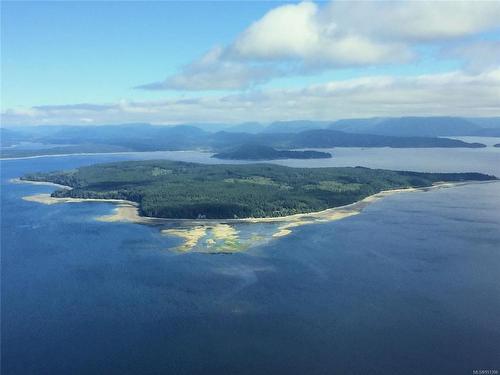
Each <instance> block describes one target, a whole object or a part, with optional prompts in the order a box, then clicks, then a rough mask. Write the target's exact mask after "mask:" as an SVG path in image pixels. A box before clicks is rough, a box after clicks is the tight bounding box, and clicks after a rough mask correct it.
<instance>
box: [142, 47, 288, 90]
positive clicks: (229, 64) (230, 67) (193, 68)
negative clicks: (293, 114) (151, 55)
mask: <svg viewBox="0 0 500 375" xmlns="http://www.w3.org/2000/svg"><path fill="white" fill-rule="evenodd" d="M223 52H224V51H223V49H222V48H221V47H216V48H213V49H212V50H210V51H208V52H207V53H206V54H205V55H203V56H202V57H201V58H200V59H199V60H196V61H194V62H192V63H191V64H189V65H186V66H184V67H183V68H182V69H181V72H180V73H178V74H176V75H174V76H171V77H168V78H167V79H166V80H164V81H161V82H153V83H149V84H146V85H141V86H138V87H137V88H141V89H146V90H167V89H173V90H214V89H215V90H233V89H240V88H247V87H251V86H253V85H255V84H257V83H261V82H265V81H267V80H268V79H269V78H270V77H272V76H277V75H279V72H278V70H277V69H276V68H275V67H266V66H262V65H256V64H244V63H241V62H235V61H228V60H224V59H222V58H221V55H222V53H223Z"/></svg>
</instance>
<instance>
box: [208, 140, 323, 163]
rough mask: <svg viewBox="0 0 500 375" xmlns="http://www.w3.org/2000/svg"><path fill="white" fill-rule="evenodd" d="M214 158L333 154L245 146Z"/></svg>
mask: <svg viewBox="0 0 500 375" xmlns="http://www.w3.org/2000/svg"><path fill="white" fill-rule="evenodd" d="M212 157H213V158H217V159H226V160H276V159H328V158H331V157H332V154H330V153H329V152H320V151H312V150H305V151H292V150H276V149H275V148H272V147H269V146H262V145H257V144H245V145H241V146H239V147H237V148H236V149H233V150H231V151H227V152H221V153H218V154H214V155H213V156H212Z"/></svg>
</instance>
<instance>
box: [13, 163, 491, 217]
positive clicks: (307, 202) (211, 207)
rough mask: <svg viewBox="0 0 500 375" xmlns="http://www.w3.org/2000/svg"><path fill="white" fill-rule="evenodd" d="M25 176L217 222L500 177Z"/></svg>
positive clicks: (277, 172)
mask: <svg viewBox="0 0 500 375" xmlns="http://www.w3.org/2000/svg"><path fill="white" fill-rule="evenodd" d="M22 178H23V179H26V180H33V181H50V182H54V183H58V184H62V185H68V186H71V187H72V188H73V189H72V190H58V191H55V192H54V193H53V194H52V195H53V196H55V197H75V198H114V199H127V200H131V201H134V202H138V203H139V205H140V211H141V214H142V215H145V216H153V217H165V218H211V219H212V218H243V217H276V216H285V215H290V214H296V213H305V212H313V211H320V210H324V209H327V208H331V207H336V206H342V205H345V204H349V203H353V202H355V201H358V200H360V199H362V198H364V197H366V196H369V195H372V194H375V193H377V192H379V191H381V190H387V189H395V188H408V187H425V186H430V185H432V184H433V183H435V182H438V181H465V180H478V181H483V180H492V179H496V178H495V177H493V176H488V175H484V174H480V173H418V172H401V171H389V170H382V169H369V168H362V167H355V168H290V167H284V166H278V165H272V164H247V165H205V164H196V163H185V162H174V161H167V160H152V161H127V162H117V163H109V164H96V165H93V166H89V167H82V168H78V169H75V170H70V171H62V172H61V171H59V172H50V173H36V174H28V175H25V176H24V177H22Z"/></svg>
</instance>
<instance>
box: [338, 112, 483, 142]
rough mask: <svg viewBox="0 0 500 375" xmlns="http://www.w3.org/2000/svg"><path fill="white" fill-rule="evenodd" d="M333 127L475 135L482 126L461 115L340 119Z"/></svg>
mask: <svg viewBox="0 0 500 375" xmlns="http://www.w3.org/2000/svg"><path fill="white" fill-rule="evenodd" d="M330 128H331V129H335V130H343V131H347V132H352V133H367V134H377V135H390V136H397V137H439V136H459V135H475V134H476V133H477V132H478V131H479V130H481V127H480V126H479V125H477V124H474V123H472V122H470V121H469V120H466V119H463V118H460V117H399V118H385V119H384V118H377V119H361V120H359V119H358V120H340V121H337V122H335V123H333V124H332V125H331V126H330Z"/></svg>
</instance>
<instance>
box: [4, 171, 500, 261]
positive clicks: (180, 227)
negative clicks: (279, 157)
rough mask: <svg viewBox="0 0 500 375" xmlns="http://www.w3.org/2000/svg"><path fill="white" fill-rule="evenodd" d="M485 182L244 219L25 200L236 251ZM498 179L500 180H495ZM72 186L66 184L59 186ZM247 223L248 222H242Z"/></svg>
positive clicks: (210, 249)
mask: <svg viewBox="0 0 500 375" xmlns="http://www.w3.org/2000/svg"><path fill="white" fill-rule="evenodd" d="M13 182H15V183H22V182H26V183H30V184H36V185H44V184H45V185H47V186H54V185H56V184H53V183H50V182H46V183H45V182H40V181H36V182H32V181H24V180H19V179H16V180H15V181H13ZM489 182H490V181H484V182H477V181H471V182H460V183H436V184H434V185H433V186H431V187H424V188H406V189H392V190H385V191H381V192H379V193H376V194H373V195H371V196H368V197H366V198H364V199H362V200H360V201H358V202H355V203H351V204H349V205H345V206H340V207H334V208H330V209H326V210H323V211H318V212H311V213H304V214H295V215H289V216H282V217H268V218H241V219H197V220H193V219H165V218H155V217H146V216H141V215H140V213H139V207H138V204H137V203H135V202H131V201H126V200H120V199H84V198H57V197H52V196H50V194H48V193H40V194H34V195H28V196H24V197H23V200H26V201H29V202H36V203H42V204H46V205H52V204H59V203H92V202H94V203H95V202H97V203H99V202H101V203H103V202H108V203H113V204H115V205H116V207H115V208H114V209H113V212H112V213H111V214H107V215H101V216H97V217H96V218H95V220H97V221H101V222H108V223H113V222H132V223H137V224H148V225H155V226H159V227H160V232H161V233H162V234H163V235H166V236H174V237H177V238H179V239H181V240H182V243H181V244H180V245H178V246H175V247H173V248H170V249H169V250H172V251H179V252H190V251H195V252H201V253H234V252H239V251H245V250H247V249H249V248H250V247H252V246H256V245H260V244H262V243H264V242H266V241H270V240H272V239H274V238H280V237H284V236H288V235H290V234H291V233H292V232H293V230H294V229H295V228H298V227H301V226H304V225H310V224H320V223H326V222H331V221H336V220H342V219H344V218H348V217H350V216H353V215H358V214H360V213H361V211H362V210H363V209H364V208H365V207H366V206H368V205H369V204H372V203H374V202H377V201H378V200H380V199H383V198H384V197H387V196H390V195H393V194H398V193H410V192H418V191H420V192H424V191H429V190H432V189H442V188H451V187H454V186H460V185H464V184H477V183H489ZM493 182H496V181H493ZM61 186H62V187H64V188H69V189H71V188H70V187H67V186H64V185H57V187H61ZM257 223H260V224H265V228H266V230H264V231H263V230H262V228H260V231H258V232H256V231H253V229H254V228H253V226H252V224H257ZM242 224H246V225H242Z"/></svg>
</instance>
